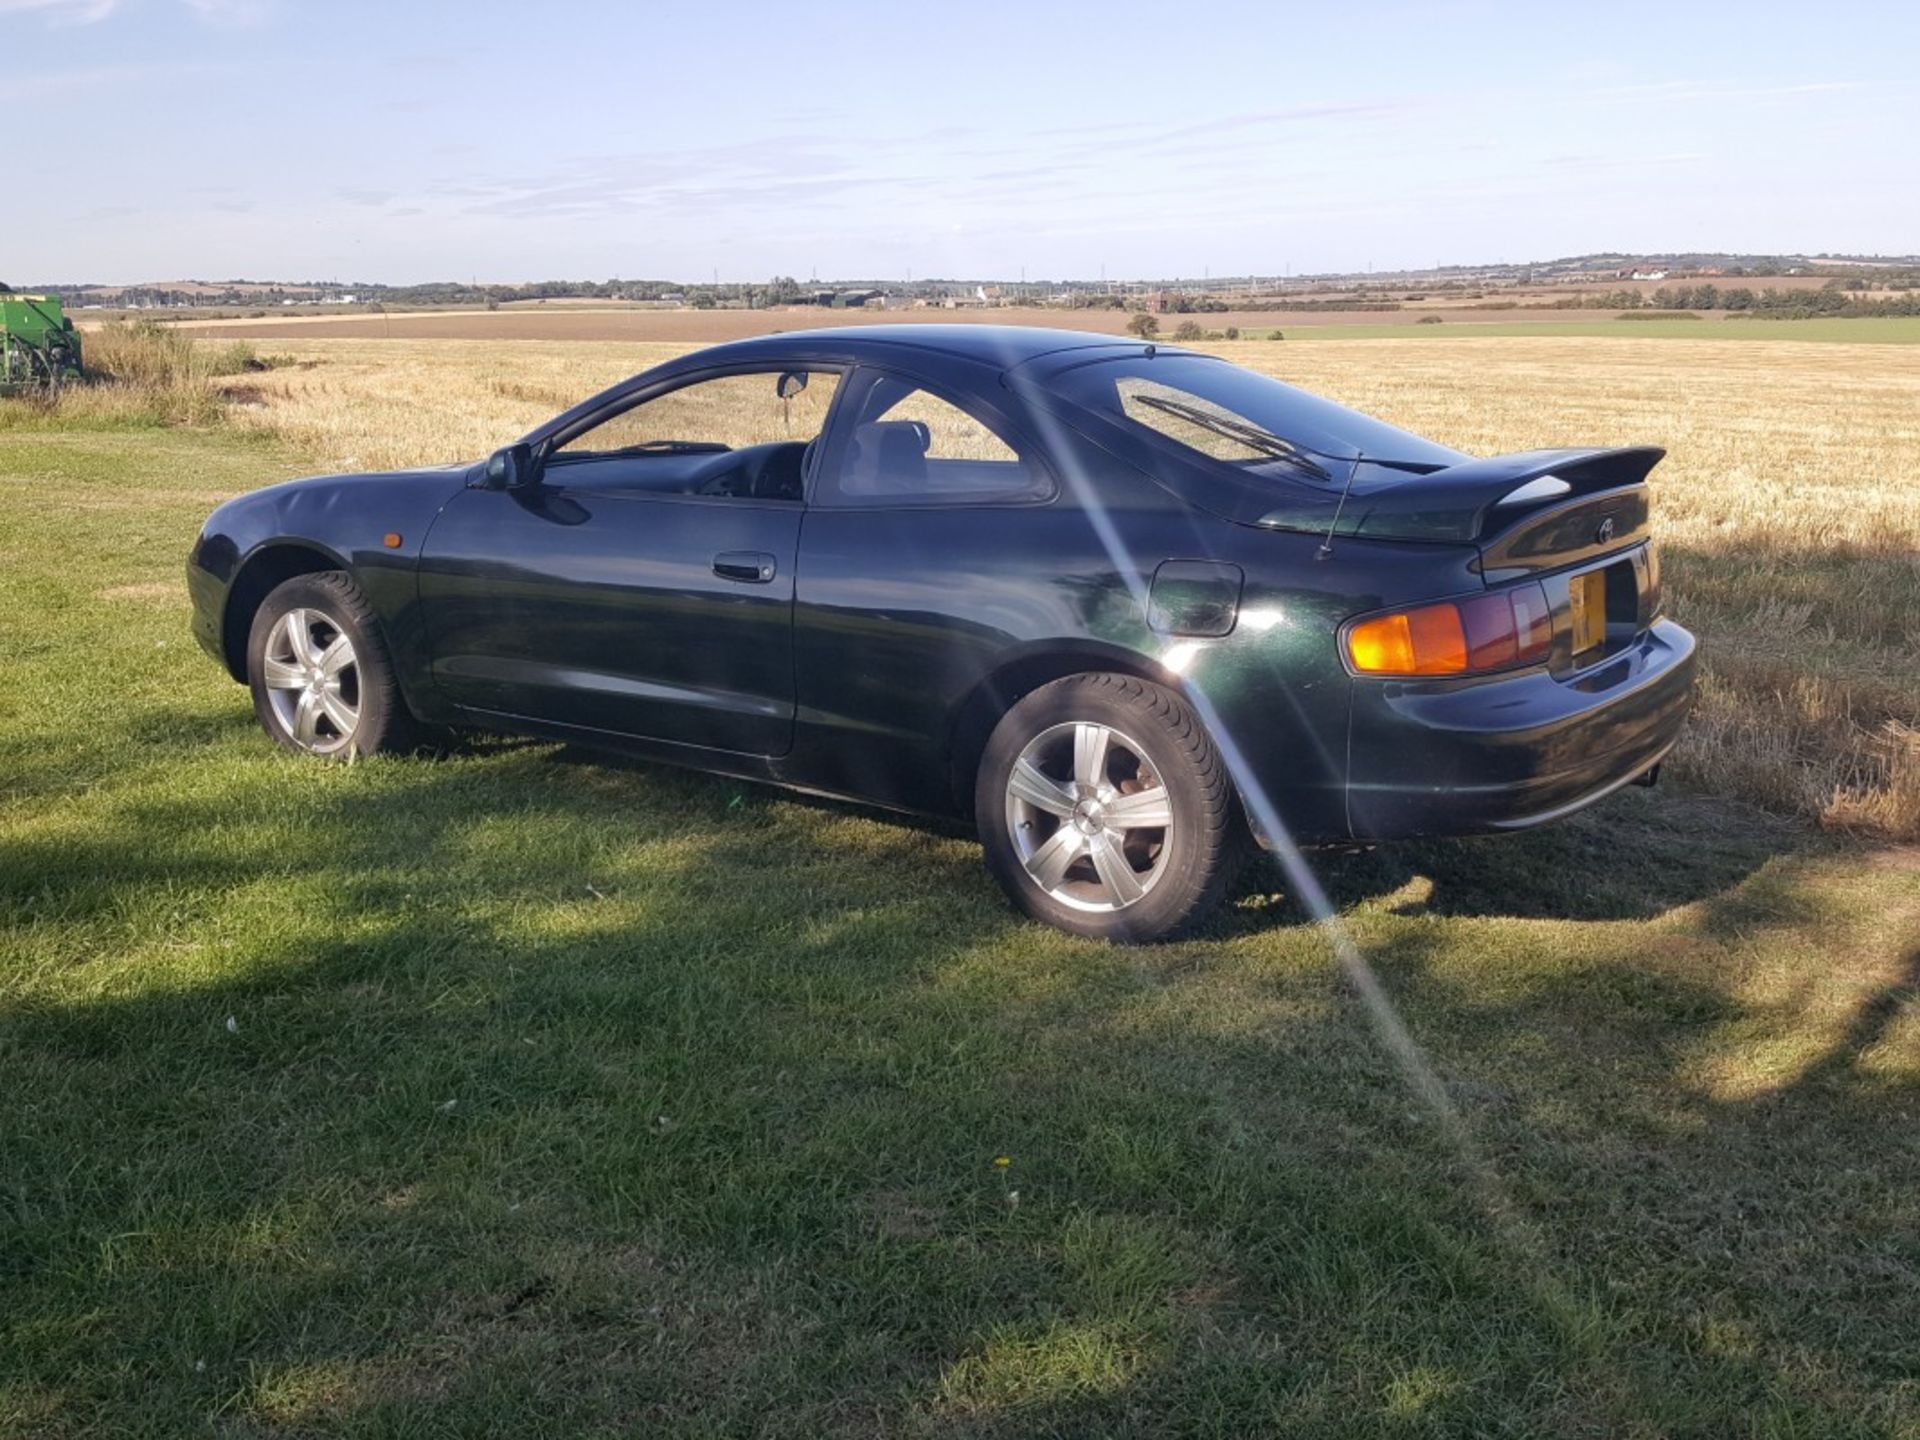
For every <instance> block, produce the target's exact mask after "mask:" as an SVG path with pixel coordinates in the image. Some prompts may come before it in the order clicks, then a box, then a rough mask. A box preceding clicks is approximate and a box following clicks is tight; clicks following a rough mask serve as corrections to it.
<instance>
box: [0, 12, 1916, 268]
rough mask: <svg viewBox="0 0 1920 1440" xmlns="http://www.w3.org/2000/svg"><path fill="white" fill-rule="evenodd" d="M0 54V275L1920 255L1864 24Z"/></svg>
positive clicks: (1166, 19)
mask: <svg viewBox="0 0 1920 1440" xmlns="http://www.w3.org/2000/svg"><path fill="white" fill-rule="evenodd" d="M0 53H4V54H6V55H7V56H8V57H9V58H8V62H7V70H8V74H9V81H8V85H7V89H6V93H7V95H8V97H9V112H10V118H9V121H8V124H9V130H10V134H11V135H12V137H13V140H12V143H10V144H9V145H8V147H7V149H8V152H9V153H8V166H7V169H8V174H9V177H10V180H11V192H12V194H13V196H15V197H16V198H17V197H19V196H21V195H23V194H25V195H31V196H33V197H34V199H33V203H32V204H31V205H30V206H27V205H21V204H17V203H16V204H14V205H10V206H9V207H8V214H9V224H8V225H7V226H6V232H5V240H4V243H0V279H7V280H11V281H13V282H14V283H16V284H17V283H21V282H25V281H68V282H71V281H81V280H103V281H138V280H151V279H172V278H182V277H196V278H231V277H236V276H249V277H274V278H301V279H324V278H339V279H358V280H385V281H396V282H397V281H409V280H424V279H440V278H467V277H472V276H477V277H479V278H480V279H482V280H492V281H513V280H526V279H538V278H544V277H555V276H566V277H593V278H605V277H608V276H613V275H620V276H648V277H671V278H680V279H695V278H705V277H710V276H712V275H713V274H714V273H716V272H717V273H718V275H719V276H720V278H721V279H723V280H725V279H752V280H758V279H765V278H767V277H769V276H771V275H773V274H775V273H789V274H795V275H798V276H800V277H801V278H805V277H806V276H807V275H808V274H809V273H812V272H815V271H817V272H818V274H819V275H820V276H821V277H823V278H825V277H854V276H861V277H889V278H890V277H904V276H906V275H908V274H912V275H914V276H926V275H967V276H979V275H1002V276H1008V277H1017V276H1018V275H1019V274H1020V272H1021V268H1022V267H1023V266H1024V267H1025V270H1026V273H1027V275H1028V276H1029V277H1030V278H1032V279H1035V280H1038V279H1041V278H1043V277H1057V276H1063V275H1072V276H1079V277H1091V276H1097V275H1098V274H1100V273H1101V270H1102V267H1103V266H1104V267H1105V273H1106V274H1108V275H1109V276H1111V277H1113V278H1116V279H1118V278H1127V277H1132V276H1161V275H1171V274H1190V275H1198V274H1200V273H1201V272H1202V271H1203V270H1211V271H1212V272H1213V273H1214V274H1227V273H1246V272H1255V273H1261V274H1270V273H1281V272H1283V271H1289V270H1290V271H1292V272H1293V273H1301V272H1304V271H1313V270H1326V269H1359V268H1364V267H1365V266H1367V265H1369V264H1371V265H1374V266H1377V267H1380V268H1390V267H1395V266H1402V265H1430V264H1434V263H1437V262H1447V263H1451V262H1470V261H1477V260H1484V259H1501V258H1505V259H1527V258H1545V257H1549V256H1553V255H1560V254H1569V253H1580V252H1586V251H1593V250H1607V249H1625V250H1655V249H1711V250H1752V251H1795V250H1808V251H1818V250H1834V251H1873V252H1896V251H1899V252H1904V251H1915V250H1920V146H1916V145H1915V144H1914V143H1913V140H1912V137H1913V136H1915V135H1920V81H1916V80H1915V78H1914V72H1913V60H1914V56H1915V55H1916V54H1920V7H1914V6H1908V5H1896V4H1891V3H1881V4H1852V3H1847V0H1837V3H1832V0H1830V3H1827V4H1824V5H1822V6H1819V7H1817V8H1808V7H1805V6H1802V5H1794V6H1791V7H1789V6H1785V5H1782V6H1778V7H1769V6H1767V5H1763V4H1746V5H1738V6H1734V5H1720V4H1711V3H1697V4H1687V3H1676V4H1669V5H1647V6H1640V5H1635V4H1615V5H1596V6H1581V7H1578V8H1577V9H1576V8H1573V7H1558V6H1553V5H1540V4H1527V5H1510V4H1499V3H1490V0H1489V3H1475V0H1437V3H1432V4H1377V5H1369V4H1365V3H1349V4H1325V3H1321V4H1314V5H1310V6H1302V5H1291V4H1271V3H1270V4H1225V3H1221V4H1208V3H1203V0H1162V3H1157V4H1135V3H1119V0H1110V3H1105V4H1098V5H1093V4H1047V3H1043V0H1027V3H1021V4H1002V3H998V0H981V3H971V4H966V5H945V6H943V5H935V4H913V3H898V0H895V3H864V0H854V3H845V4H835V3H832V0H826V3H820V0H815V3H810V4H791V3H789V4H744V3H728V0H705V3H699V4H686V3H679V0H657V3H629V4H614V3H602V4H588V3H575V0H547V3H543V4H537V5H532V4H524V3H516V4H493V3H487V0H470V3H464V4H451V3H448V4H443V3H431V0H416V3H409V0H389V3H385V4H372V3H368V4H363V3H357V0H331V3H318V0H0ZM27 56H32V57H34V59H33V62H32V64H31V65H29V64H27V63H25V61H24V60H23V58H22V57H27Z"/></svg>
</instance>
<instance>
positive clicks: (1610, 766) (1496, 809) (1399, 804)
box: [1347, 621, 1694, 840]
mask: <svg viewBox="0 0 1920 1440" xmlns="http://www.w3.org/2000/svg"><path fill="white" fill-rule="evenodd" d="M1693 670H1694V640H1693V636H1692V635H1691V634H1689V633H1688V632H1687V631H1685V630H1683V629H1681V627H1680V626H1678V625H1675V624H1672V623H1670V622H1667V621H1660V622H1657V623H1655V624H1654V625H1653V626H1652V627H1651V628H1650V629H1648V630H1647V631H1646V632H1645V633H1644V634H1643V635H1641V636H1640V637H1639V638H1638V639H1637V640H1636V641H1635V642H1634V643H1633V645H1632V646H1630V647H1629V648H1628V649H1626V650H1624V651H1622V652H1621V653H1619V654H1617V655H1613V656H1610V657H1609V658H1608V659H1606V660H1604V661H1602V662H1601V663H1599V664H1597V665H1594V666H1591V667H1590V668H1588V669H1586V670H1583V671H1581V672H1579V673H1578V674H1574V675H1569V676H1564V677H1561V676H1554V675H1551V674H1548V673H1547V672H1546V671H1544V670H1537V671H1530V672H1528V673H1526V674H1524V675H1516V676H1513V677H1511V678H1507V679H1498V680H1487V681H1482V682H1479V683H1477V684H1466V685H1461V684H1458V683H1457V682H1456V683H1454V684H1452V685H1436V684H1420V683H1407V682H1387V683H1381V684H1365V683H1362V684H1356V685H1355V686H1354V690H1353V709H1352V722H1351V725H1350V727H1349V733H1348V757H1349V771H1348V789H1347V813H1348V823H1349V828H1350V830H1351V832H1352V834H1353V836H1354V838H1356V839H1362V840H1386V839H1400V838H1407V837H1411V836H1418V835H1470V834H1480V833H1486V832H1489V831H1499V830H1517V829H1523V828H1525V827H1527V826H1529V825H1539V824H1544V823H1545V822H1547V821H1550V820H1557V819H1559V818H1560V817H1562V816H1563V815H1568V814H1571V813H1572V812H1573V811H1575V810H1578V809H1580V808H1581V807H1582V806H1585V805H1590V804H1592V803H1593V802H1594V801H1596V800H1599V799H1601V798H1602V797H1603V796H1606V795H1609V794H1611V793H1612V792H1613V791H1615V790H1617V789H1619V788H1620V787H1621V786H1623V785H1626V784H1628V783H1629V782H1631V781H1633V780H1634V779H1636V778H1638V777H1639V776H1641V775H1643V774H1645V773H1646V772H1647V771H1648V770H1649V769H1651V768H1652V767H1653V766H1655V765H1657V764H1659V762H1660V759H1661V757H1662V756H1664V755H1665V754H1666V753H1667V751H1668V750H1670V749H1672V748H1673V744H1674V741H1675V740H1677V739H1678V738H1679V735H1680V730H1681V727H1682V725H1683V724H1684V723H1685V722H1686V718H1687V712H1688V711H1689V710H1690V709H1691V708H1692V705H1693Z"/></svg>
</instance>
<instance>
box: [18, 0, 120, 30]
mask: <svg viewBox="0 0 1920 1440" xmlns="http://www.w3.org/2000/svg"><path fill="white" fill-rule="evenodd" d="M119 8H120V0H0V15H25V14H29V13H32V14H40V15H45V16H46V17H47V19H49V20H51V21H52V22H53V23H54V24H56V25H92V24H94V23H95V22H97V21H100V20H104V19H106V18H107V17H108V16H109V15H111V14H113V12H114V11H115V10H118V9H119Z"/></svg>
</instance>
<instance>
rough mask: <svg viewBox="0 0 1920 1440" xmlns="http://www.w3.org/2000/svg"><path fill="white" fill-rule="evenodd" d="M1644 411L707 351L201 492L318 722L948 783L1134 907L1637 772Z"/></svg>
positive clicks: (876, 342) (231, 597)
mask: <svg viewBox="0 0 1920 1440" xmlns="http://www.w3.org/2000/svg"><path fill="white" fill-rule="evenodd" d="M1661 454H1662V452H1661V451H1659V450H1657V449H1652V448H1634V449H1571V450H1536V451H1529V452H1527V453H1524V454H1517V455H1505V456H1501V457H1499V458H1498V459H1491V460H1476V459H1472V458H1469V457H1468V456H1466V455H1463V454H1461V453H1460V452H1458V451H1455V450H1451V449H1449V448H1447V447H1446V446H1444V445H1438V444H1435V443H1434V442H1433V441H1430V440H1423V439H1421V438H1420V437H1418V436H1416V435H1412V434H1409V433H1408V432H1406V431H1404V430H1400V429H1397V428H1395V427H1394V426H1391V425H1388V424H1385V423H1383V422H1381V421H1379V420H1375V419H1372V418H1370V417H1368V416H1366V415H1362V414H1359V413H1357V412H1355V411H1353V410H1349V409H1346V408H1343V407H1342V406H1339V405H1336V404H1333V403H1331V402H1329V401H1326V400H1322V399H1319V398H1317V397H1315V396H1313V395H1310V394H1307V393H1305V392H1303V391H1301V390H1297V389H1294V388H1292V387H1290V386H1287V385H1284V384H1281V383H1279V382H1278V381H1275V380H1271V379H1268V378H1266V377H1265V376H1262V375H1257V374H1254V373H1252V372H1250V371H1248V370H1245V369H1242V368H1240V367H1239V366H1236V365H1233V364H1231V363H1229V362H1228V361H1225V360H1222V359H1219V358H1216V357H1214V356H1211V355H1205V354H1199V353H1195V352H1193V351H1189V350H1183V349H1180V348H1177V347H1174V346H1169V345H1154V344H1148V343H1143V342H1135V341H1128V340H1120V339H1116V338H1114V337H1112V336H1108V335H1088V334H1076V333H1070V332H1065V331H1056V330H1043V329H1025V328H1002V327H996V326H985V325H957V326H905V325H902V326H890V325H889V326H868V327H861V328H855V329H841V330H818V331H812V332H805V333H796V334H786V335H772V336H766V337H763V338H759V339H752V340H743V341H740V342H737V343H734V344H727V345H721V346H719V347H717V348H714V349H709V350H703V351H701V352H699V353H697V354H692V355H687V356H684V357H682V358H680V359H677V360H674V361H671V362H669V363H668V364H665V365H662V366H660V367H659V368H657V369H654V370H649V371H647V372H646V373H645V374H643V375H639V376H636V377H635V378H633V379H631V380H628V381H626V382H624V383H622V384H619V385H616V386H614V387H613V388H612V389H610V390H607V391H606V392H604V393H602V394H599V395H596V396H594V397H593V398H592V399H590V400H586V401H584V402H583V403H581V404H579V405H577V406H575V407H574V408H573V409H571V410H569V411H567V412H566V413H565V414H564V415H560V416H558V417H557V418H555V419H553V420H550V421H548V422H547V423H546V424H544V425H542V426H540V427H539V428H538V429H537V430H535V431H533V433H531V434H530V435H528V436H527V437H526V438H525V439H523V440H520V441H518V442H516V443H514V444H511V445H508V446H506V447H505V448H504V449H502V450H500V451H498V452H496V453H495V454H494V455H492V456H490V457H489V458H487V459H485V460H483V461H480V462H478V463H475V464H470V465H460V466H455V467H451V468H441V469H432V470H412V471H403V472H399V473H393V474H378V475H341V476H329V477H325V478H318V479H309V480H298V481H293V482H291V483H288V484H283V485H275V486H272V487H270V488H267V489H263V490H258V491H255V492H253V493H251V494H248V495H243V496H241V497H239V498H238V499H235V500H232V501H230V502H228V503H227V504H225V505H222V506H221V507H220V508H219V509H218V510H216V511H215V512H214V513H213V516H212V518H211V519H209V520H208V522H207V525H206V528H205V531H204V532H203V533H202V534H201V536H200V538H199V542H198V543H197V544H196V545H195V546H194V549H193V554H192V558H191V561H190V563H189V565H188V578H189V581H190V583H191V589H192V595H193V606H194V629H195V633H196V634H197V636H198V638H199V640H200V642H201V644H202V645H204V646H205V647H206V649H207V650H208V651H209V652H211V653H212V654H213V656H214V657H215V658H216V659H218V660H219V661H220V663H221V664H222V665H224V666H225V667H226V669H227V671H228V672H229V673H230V674H231V675H232V676H233V678H234V679H235V680H237V681H241V682H243V683H245V684H246V685H248V686H249V687H250V688H251V690H252V693H253V704H254V710H255V712H256V714H257V715H258V717H259V720H260V723H261V724H262V725H263V726H264V727H265V728H266V731H267V733H268V734H269V735H271V736H272V737H273V738H274V739H275V740H277V741H278V742H279V743H280V744H282V745H284V746H286V747H287V748H288V749H290V750H294V751H297V752H299V753H300V754H303V755H307V756H313V757H317V758H321V759H341V758H345V757H351V756H359V755H370V754H374V753H376V752H381V751H393V750H405V749H412V748H415V747H417V746H418V745H420V743H421V742H422V740H423V737H425V736H427V735H428V734H430V733H431V732H432V731H434V730H439V729H443V728H448V727H453V728H458V727H467V728H474V729H483V730H489V731H496V732H511V733H518V734H525V735H534V736H544V737H549V738H553V739H559V740H567V741H574V742H579V743H583V744H588V745H596V746H607V747H614V748H618V749H622V750H626V751H630V752H635V753H638V754H639V755H642V756H645V757H649V758H651V759H654V760H658V761H666V762H671V763H674V764H679V765H687V766H692V767H695V768H697V769H701V770H708V771H714V772H719V773H722V774H727V775H732V776H741V777H746V778H750V779H754V780H761V781H769V782H772V783H774V784H778V785H785V786H791V787H793V788H796V789H800V790H805V791H810V792H816V793H824V794H830V795H837V796H844V797H849V798H852V799H855V800H859V801H863V802H866V803H869V804H872V805H877V806H882V807H887V808H891V809H895V810H900V811H908V812H917V813H920V814H927V815H934V816H941V817H948V818H953V819H962V820H970V821H971V822H972V823H973V824H974V825H975V826H976V827H977V828H978V831H979V836H980V840H981V843H982V845H983V846H984V847H985V850H986V861H987V865H988V867H989V869H990V870H991V871H992V872H993V874H994V876H995V877H996V878H997V879H998V881H999V883H1000V884H1001V885H1002V886H1003V887H1004V888H1005V889H1006V891H1007V893H1008V895H1009V896H1010V897H1011V898H1012V899H1013V901H1014V903H1015V904H1017V905H1018V906H1020V907H1021V908H1022V909H1024V910H1025V911H1027V912H1028V913H1029V914H1031V915H1033V916H1036V917H1038V918H1040V919H1042V920H1045V921H1048V922H1050V923H1052V924H1054V925H1058V926H1061V927H1062V928H1065V929H1068V930H1073V931H1078V932H1080V933H1082V934H1088V935H1096V936H1104V937H1109V938H1113V939H1121V940H1135V941H1139V940H1152V939H1157V938H1160V937H1164V936H1167V935H1170V934H1173V933H1175V932H1177V931H1180V930H1182V929H1184V928H1186V927H1188V926H1190V925H1191V924H1193V923H1194V922H1195V921H1196V920H1198V919H1199V918H1200V917H1201V916H1203V915H1204V914H1205V913H1206V912H1207V911H1208V909H1209V908H1210V907H1212V906H1213V905H1214V904H1215V903H1216V902H1217V901H1218V900H1219V898H1220V896H1221V894H1222V892H1223V890H1224V889H1225V888H1226V887H1227V885H1228V883H1229V881H1230V877H1231V874H1232V871H1233V868H1234V863H1235V861H1236V858H1237V857H1238V856H1239V855H1240V854H1241V852H1242V851H1243V850H1244V849H1245V848H1246V846H1245V844H1244V842H1246V841H1249V840H1251V841H1252V842H1254V843H1256V844H1258V845H1261V846H1264V847H1268V848H1272V847H1277V846H1305V845H1314V844H1329V843H1351V842H1355V841H1363V842H1364V841H1374V840H1387V839H1393V838H1396V837H1406V836H1417V835H1462V834H1469V833H1484V832H1492V831H1503V830H1514V829H1519V828H1521V827H1524V826H1529V825H1537V824H1540V823H1541V822H1543V821H1549V820H1554V819H1558V818H1559V817H1561V816H1564V815H1568V814H1570V813H1572V812H1573V811H1576V810H1578V809H1580V808H1581V807H1582V806H1584V805H1588V804H1591V803H1592V802H1593V801H1595V800H1598V799H1600V798H1601V797H1602V796H1604V795H1607V794H1608V793H1610V792H1611V791H1613V790H1615V789H1618V788H1619V787H1621V786H1623V785H1626V784H1628V783H1629V782H1632V781H1634V780H1647V781H1650V780H1651V778H1652V776H1653V773H1654V771H1655V769H1656V767H1657V766H1658V765H1659V763H1660V760H1661V757H1662V756H1664V755H1665V754H1666V752H1667V750H1668V749H1669V747H1671V746H1672V745H1673V743H1674V740H1675V737H1676V736H1677V735H1678V733H1679V731H1680V727H1681V725H1682V722H1683V721H1684V719H1685V716H1686V713H1687V710H1688V706H1689V704H1690V701H1691V696H1692V688H1693V651H1694V642H1693V638H1692V637H1691V636H1690V635H1689V634H1688V633H1687V632H1686V631H1685V630H1683V629H1681V628H1680V627H1679V626H1678V625H1675V624H1674V623H1673V622H1672V621H1670V620H1666V619H1663V618H1662V615H1661V604H1660V573H1659V566H1658V564H1657V561H1656V558H1655V553H1654V547H1653V544H1652V541H1651V539H1650V536H1649V523H1648V494H1647V488H1646V484H1645V480H1646V475H1647V472H1648V471H1649V470H1650V469H1651V468H1652V467H1653V466H1654V464H1655V463H1656V462H1658V460H1659V459H1660V457H1661Z"/></svg>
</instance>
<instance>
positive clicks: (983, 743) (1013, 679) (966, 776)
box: [947, 641, 1183, 817]
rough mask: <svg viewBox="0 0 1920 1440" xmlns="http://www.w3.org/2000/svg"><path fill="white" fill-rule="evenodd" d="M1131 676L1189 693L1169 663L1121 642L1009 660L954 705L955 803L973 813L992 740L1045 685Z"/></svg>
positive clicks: (1037, 649) (1039, 651) (1075, 645)
mask: <svg viewBox="0 0 1920 1440" xmlns="http://www.w3.org/2000/svg"><path fill="white" fill-rule="evenodd" d="M1100 673H1107V674H1114V675H1131V676H1133V677H1134V678H1135V679H1138V680H1148V681H1151V682H1152V683H1154V684H1155V685H1162V686H1165V687H1166V688H1167V689H1169V690H1171V691H1173V692H1174V693H1175V694H1176V695H1178V694H1181V693H1183V692H1182V687H1181V684H1180V678H1179V676H1177V675H1175V674H1174V673H1173V672H1172V671H1170V670H1168V669H1167V668H1166V667H1165V666H1164V665H1161V664H1159V663H1158V662H1156V661H1154V660H1152V659H1150V658H1149V657H1147V656H1145V655H1142V654H1140V653H1139V652H1138V651H1135V650H1127V649H1125V648H1123V647H1121V646H1117V645H1103V644H1101V643H1099V642H1098V641H1076V642H1070V643H1061V644H1050V645H1037V646H1032V647H1029V648H1027V649H1024V650H1022V651H1021V652H1020V653H1018V654H1016V655H1012V656H1009V657H1007V658H1005V659H1003V660H1002V661H1001V662H1000V663H999V664H998V665H996V666H995V667H994V669H993V670H992V671H991V672H990V673H988V674H987V675H986V676H985V677H983V678H982V679H981V680H980V681H979V682H978V683H977V684H976V685H974V687H973V688H972V689H971V690H970V691H968V693H967V695H966V697H965V699H963V700H962V701H961V702H960V703H959V705H957V706H956V707H955V708H954V714H953V720H952V722H951V724H950V727H949V738H948V743H947V754H948V756H949V762H948V763H949V767H950V771H951V773H950V775H949V783H950V784H951V786H952V790H953V797H954V803H955V806H956V808H957V810H958V812H959V813H960V814H961V815H963V816H969V817H970V816H971V815H972V814H973V786H974V779H975V777H976V776H977V774H978V773H979V769H980V759H981V757H982V756H983V755H984V754H985V753H986V749H987V741H988V739H989V738H990V737H991V736H992V734H993V730H994V727H995V726H996V725H998V724H999V723H1000V721H1001V718H1002V717H1003V716H1005V715H1006V713H1007V712H1008V711H1009V710H1011V709H1012V708H1013V707H1014V706H1015V705H1018V704H1019V703H1020V702H1021V701H1022V700H1023V699H1025V698H1026V697H1027V696H1028V695H1031V694H1032V693H1033V692H1034V691H1035V690H1038V689H1039V688H1040V687H1041V686H1042V685H1051V684H1052V683H1053V682H1054V681H1055V680H1064V679H1066V678H1067V677H1068V676H1069V675H1092V674H1100Z"/></svg>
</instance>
